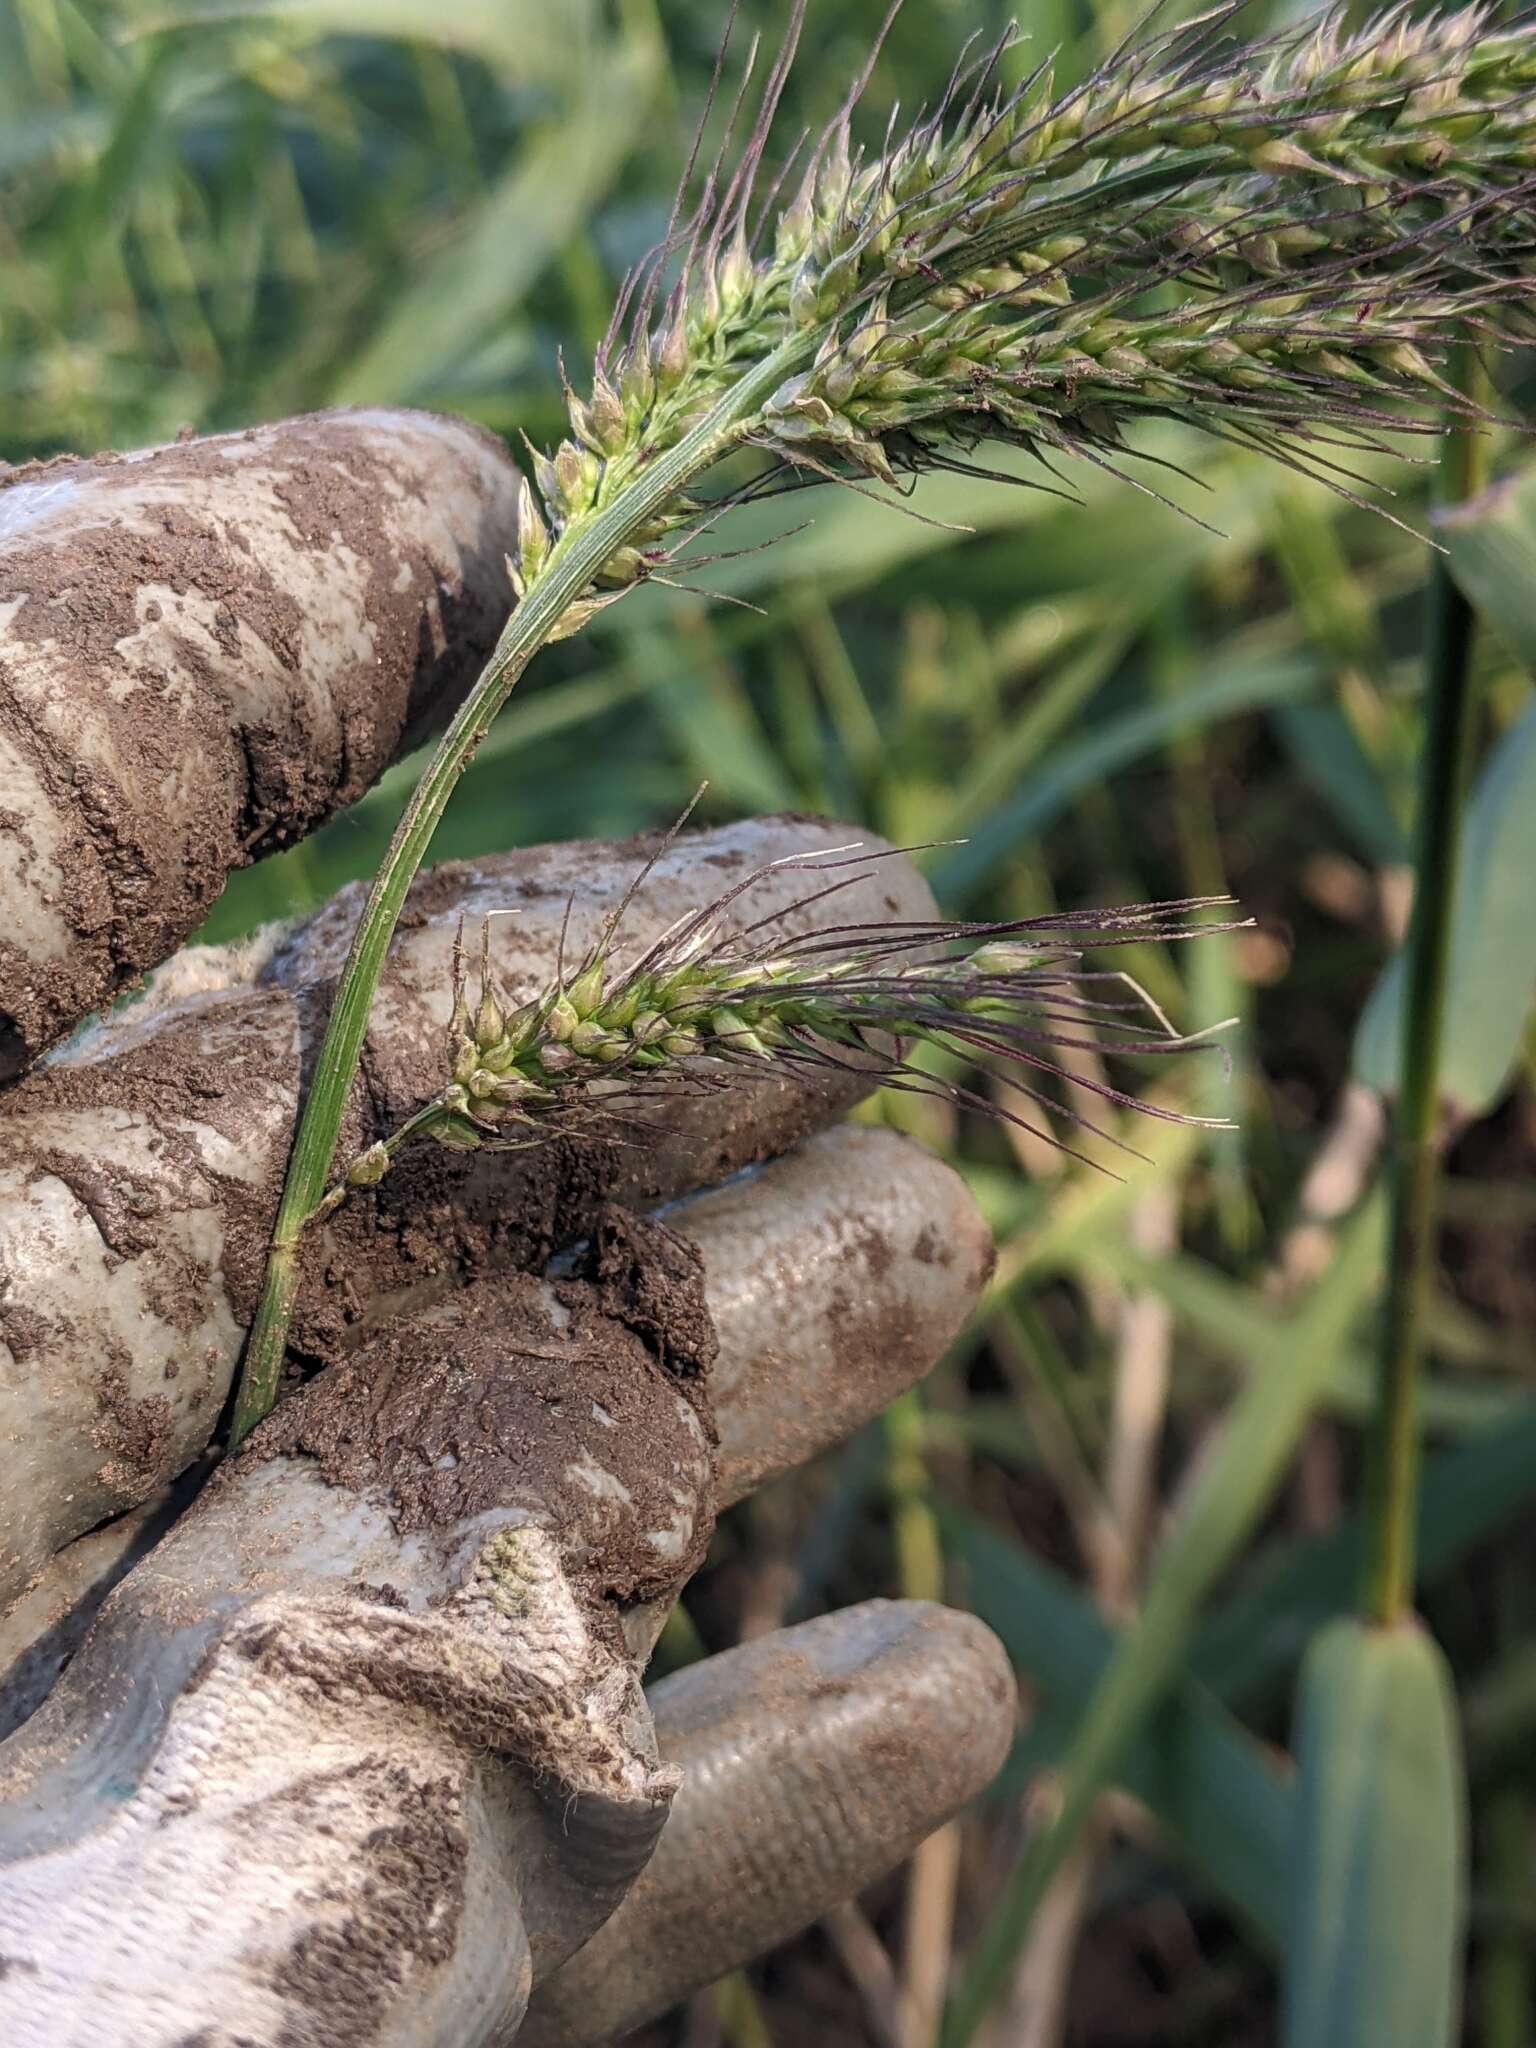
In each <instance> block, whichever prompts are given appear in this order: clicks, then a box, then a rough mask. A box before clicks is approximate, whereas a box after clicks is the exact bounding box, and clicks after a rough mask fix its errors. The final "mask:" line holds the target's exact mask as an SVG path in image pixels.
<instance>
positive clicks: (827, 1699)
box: [518, 1601, 1017, 2048]
mask: <svg viewBox="0 0 1536 2048" xmlns="http://www.w3.org/2000/svg"><path fill="white" fill-rule="evenodd" d="M650 1701H651V1707H652V1711H653V1713H654V1715H655V1721H656V1735H657V1741H658V1745H659V1748H660V1750H661V1754H662V1756H663V1758H664V1759H665V1760H666V1761H668V1762H670V1763H672V1764H674V1765H676V1766H678V1767H679V1768H680V1769H681V1771H682V1773H683V1782H682V1786H681V1789H680V1790H679V1792H678V1793H677V1795H676V1798H675V1800H674V1802H673V1807H672V1813H671V1817H670V1818H669V1820H668V1822H667V1825H666V1827H665V1829H664V1830H663V1832H662V1836H661V1841H660V1843H659V1844H658V1846H657V1849H656V1853H655V1855H654V1856H653V1857H652V1859H651V1861H650V1863H649V1864H648V1865H647V1866H646V1868H645V1870H644V1871H642V1873H641V1874H640V1876H639V1878H638V1879H637V1880H636V1882H635V1884H634V1886H633V1887H632V1888H631V1890H630V1891H629V1893H628V1895H627V1896H626V1897H625V1899H624V1902H623V1904H622V1905H620V1906H619V1908H618V1910H617V1911H616V1912H615V1913H614V1915H613V1917H612V1918H611V1919H610V1920H608V1921H607V1922H606V1923H605V1924H604V1926H602V1927H601V1928H600V1929H599V1930H598V1932H597V1933H596V1934H595V1935H594V1936H593V1937H592V1939H591V1940H590V1941H589V1942H588V1943H587V1944H586V1946H585V1947H584V1948H582V1949H580V1950H579V1951H578V1952H577V1953H576V1955H574V1956H573V1957H572V1958H571V1960H570V1961H569V1962H568V1963H567V1964H566V1965H565V1966H564V1967H563V1968H562V1969H560V1970H558V1971H557V1972H556V1973H555V1974H554V1976H553V1977H551V1978H549V1979H548V1980H547V1981H545V1982H541V1983H539V1984H537V1985H536V1987H535V1990H534V1994H533V1999H532V2002H531V2003H530V2005H529V2008H528V2015H527V2018H526V2019H525V2021H524V2024H523V2029H522V2031H521V2032H520V2033H519V2035H518V2048H587V2044H589V2043H597V2042H602V2041H609V2040H612V2039H614V2038H615V2037H616V2036H618V2035H620V2034H623V2033H625V2032H626V2031H627V2030H628V2029H629V2028H631V2027H636V2026H639V2025H641V2024H642V2023H643V2022H644V2021H646V2020H648V2019H651V2018H654V2017H655V2015H656V2014H658V2013H661V2012H665V2011H666V2010H667V2008H668V2007H669V2006H672V2005H675V2004H677V2002H678V2001H679V2000H680V1999H683V1998H686V1997H687V1996H688V1995H689V1994H690V1993H691V1992H693V1991H695V1990H697V1989H698V1988H699V1987H700V1986H701V1985H704V1984H708V1983H710V1982H712V1981H713V1980H714V1979H715V1978H717V1977H720V1976H723V1975H724V1974H725V1972H726V1971H728V1970H732V1969H735V1968H736V1967H737V1966H738V1965H739V1964H741V1963H744V1962H747V1961H749V1960H750V1959H751V1958H752V1957H754V1956H757V1955H761V1954H762V1953H763V1951H764V1950H766V1949H769V1948H772V1947H773V1946H774V1945H775V1944H776V1943H778V1942H781V1941H784V1940H787V1939H788V1938H789V1936H791V1935H793V1934H795V1933H798V1932H799V1930H800V1929H801V1928H803V1927H805V1926H808V1925H809V1924H810V1922H811V1921H813V1920H815V1919H816V1918H817V1917H818V1916H819V1915H820V1914H822V1913H824V1912H826V1911H827V1910H828V1909H829V1908H830V1907H832V1906H834V1905H836V1904H837V1903H838V1902H839V1901H841V1900H844V1899H847V1898H850V1897H852V1896H853V1895H854V1894H855V1893H856V1892H858V1891H860V1890H861V1889H862V1888H863V1887H864V1886H866V1885H868V1884H871V1883H872V1882H873V1881H874V1880H875V1879H876V1878H878V1877H879V1876H881V1875H882V1874H883V1873H884V1872H885V1871H887V1870H889V1869H891V1868H892V1867H893V1866H894V1865H896V1864H898V1863H900V1862H901V1861H902V1860H903V1859H904V1858H905V1857H906V1856H908V1855H909V1854H910V1853H911V1851H912V1850H913V1849H914V1848H915V1847H916V1845H917V1844H918V1843H919V1842H920V1841H921V1840H922V1839H923V1837H924V1836H925V1835H928V1834H930V1833H931V1832H932V1831H933V1829H935V1828H936V1827H938V1826H940V1825H941V1824H942V1823H943V1822H944V1821H946V1820H947V1819H949V1818H950V1816H951V1815H952V1814H954V1813H955V1812H956V1811H958V1809H959V1808H960V1807H962V1806H963V1805H965V1803H966V1802H967V1801H968V1800H970V1799H972V1798H974V1797H975V1795H976V1794H977V1793H978V1792H979V1791H981V1790H982V1788H983V1787H984V1786H985V1785H986V1784H987V1783H988V1782H989V1781H990V1780H991V1778H992V1777H993V1776H994V1775H995V1773H996V1772H997V1770H998V1769H999V1767H1000V1766H1001V1764H1002V1761H1003V1758H1004V1756H1005V1755H1006V1753H1007V1749H1008V1744H1009V1741H1010V1740H1011V1737H1012V1733H1013V1727H1014V1720H1015V1715H1016V1711H1017V1693H1016V1689H1015V1686H1014V1682H1013V1677H1012V1674H1011V1672H1010V1670H1009V1668H1008V1662H1007V1658H1006V1657H1005V1655H1004V1653H1003V1650H1002V1647H1001V1645H1000V1644H999V1643H998V1641H997V1639H996V1638H995V1637H994V1636H993V1635H992V1634H991V1632H990V1631H989V1630H988V1629H986V1628H985V1627H983V1625H982V1624H981V1623H980V1622H979V1621H977V1620H976V1619H975V1618H974V1617H973V1616H971V1615H966V1614H957V1613H953V1612H951V1611H949V1610H948V1609H945V1608H942V1607H933V1606H929V1605H927V1604H926V1603H924V1602H919V1601H900V1602H889V1603H887V1602H883V1601H871V1602H869V1603H868V1604H867V1605H864V1606H861V1607H854V1608H849V1609H847V1610H846V1611H844V1612H843V1613H840V1614H831V1615H824V1616H821V1617H819V1618H818V1619H817V1620H815V1621H809V1622H803V1623H802V1624H800V1626H799V1627H796V1628H790V1629H783V1630H781V1631H779V1633H777V1634H775V1635H770V1636H764V1637H760V1638H759V1639H758V1640H756V1641H754V1642H751V1643H744V1644H742V1645H741V1646H740V1647H739V1648H737V1649H734V1650H728V1651H726V1652H725V1653H724V1654H723V1655H722V1656H719V1657H712V1658H710V1659H709V1660H708V1661H707V1662H706V1663H703V1664H697V1665H694V1666H692V1667H690V1669H688V1670H687V1671H683V1672H679V1673H678V1674H677V1675H676V1676H674V1677H672V1678H668V1679H665V1680H663V1681H662V1683H661V1684H659V1685H657V1686H654V1687H653V1688H652V1689H651V1692H650Z"/></svg>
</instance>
